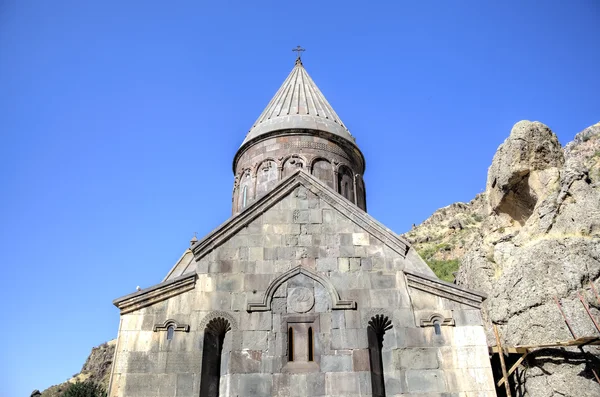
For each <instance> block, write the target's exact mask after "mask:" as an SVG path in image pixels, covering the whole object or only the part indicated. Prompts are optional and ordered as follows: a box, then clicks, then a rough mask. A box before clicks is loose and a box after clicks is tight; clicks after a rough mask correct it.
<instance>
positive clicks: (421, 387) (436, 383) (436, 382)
mask: <svg viewBox="0 0 600 397" xmlns="http://www.w3.org/2000/svg"><path fill="white" fill-rule="evenodd" d="M406 384H407V386H408V391H409V392H410V393H442V392H445V391H446V383H445V380H444V372H443V371H440V370H437V369H415V370H407V371H406Z"/></svg>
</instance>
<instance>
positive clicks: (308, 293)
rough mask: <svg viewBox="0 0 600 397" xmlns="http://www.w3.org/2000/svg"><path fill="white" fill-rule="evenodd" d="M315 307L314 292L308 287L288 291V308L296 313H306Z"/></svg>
mask: <svg viewBox="0 0 600 397" xmlns="http://www.w3.org/2000/svg"><path fill="white" fill-rule="evenodd" d="M314 305H315V295H314V292H313V291H312V290H310V289H308V288H306V287H298V288H291V289H289V290H288V298H287V307H288V308H289V309H290V310H292V311H294V312H296V313H306V312H307V311H309V310H310V309H312V308H313V306H314Z"/></svg>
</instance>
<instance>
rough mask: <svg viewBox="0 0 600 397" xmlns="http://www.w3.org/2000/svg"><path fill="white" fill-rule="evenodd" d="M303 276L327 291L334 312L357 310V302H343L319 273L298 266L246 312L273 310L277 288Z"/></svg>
mask: <svg viewBox="0 0 600 397" xmlns="http://www.w3.org/2000/svg"><path fill="white" fill-rule="evenodd" d="M298 274H303V275H305V276H307V277H309V278H311V279H313V280H315V281H317V282H318V283H319V284H321V285H322V286H323V288H325V290H326V291H327V292H328V293H329V297H330V298H331V308H332V309H333V310H354V309H356V302H355V301H352V300H342V299H340V295H339V294H338V292H337V290H336V289H335V287H334V285H333V284H332V283H331V281H330V280H329V279H328V278H326V277H323V276H321V275H320V274H318V273H315V272H313V271H312V270H310V269H308V268H306V267H303V266H302V265H299V266H296V267H294V268H293V269H290V270H288V271H287V272H285V273H283V274H281V275H280V276H279V277H277V278H276V279H274V280H273V281H271V284H269V286H268V287H267V290H266V291H265V295H264V296H263V299H262V301H261V302H250V303H248V306H247V308H246V310H247V311H248V312H260V311H270V310H271V302H272V300H273V295H274V294H275V291H277V288H279V287H280V286H281V284H283V283H284V282H286V281H287V280H289V279H290V278H292V277H294V276H296V275H298Z"/></svg>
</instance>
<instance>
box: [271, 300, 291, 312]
mask: <svg viewBox="0 0 600 397" xmlns="http://www.w3.org/2000/svg"><path fill="white" fill-rule="evenodd" d="M271 312H272V313H273V314H285V313H287V312H288V307H287V299H286V298H273V300H272V301H271Z"/></svg>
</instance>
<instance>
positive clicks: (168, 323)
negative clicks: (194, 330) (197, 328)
mask: <svg viewBox="0 0 600 397" xmlns="http://www.w3.org/2000/svg"><path fill="white" fill-rule="evenodd" d="M169 327H173V329H174V330H175V331H182V332H189V331H190V326H189V325H187V324H179V323H178V322H177V321H175V320H172V319H168V320H165V322H164V323H162V324H154V327H153V328H152V330H153V331H154V332H157V331H166V330H167V329H168V328H169Z"/></svg>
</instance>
